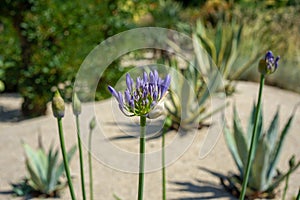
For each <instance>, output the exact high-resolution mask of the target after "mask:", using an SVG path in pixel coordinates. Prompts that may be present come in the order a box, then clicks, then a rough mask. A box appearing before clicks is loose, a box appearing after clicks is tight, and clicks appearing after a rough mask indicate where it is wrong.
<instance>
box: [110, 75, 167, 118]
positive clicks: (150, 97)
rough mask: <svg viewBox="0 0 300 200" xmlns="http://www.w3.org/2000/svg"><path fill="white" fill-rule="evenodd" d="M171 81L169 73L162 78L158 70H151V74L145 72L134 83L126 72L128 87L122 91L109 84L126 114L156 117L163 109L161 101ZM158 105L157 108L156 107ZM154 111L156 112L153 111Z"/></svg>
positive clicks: (111, 91)
mask: <svg viewBox="0 0 300 200" xmlns="http://www.w3.org/2000/svg"><path fill="white" fill-rule="evenodd" d="M170 83H171V77H170V75H169V74H168V75H167V76H166V77H165V79H161V78H160V77H159V75H158V72H157V71H156V70H153V71H150V73H149V75H148V74H147V73H146V72H144V73H143V76H142V77H137V78H136V82H135V85H134V81H133V79H132V78H131V77H130V74H128V73H127V74H126V85H127V88H126V89H125V91H124V97H123V94H122V92H120V91H118V92H117V91H116V90H115V89H114V88H113V87H111V86H108V89H109V91H110V93H111V94H112V95H113V96H114V97H115V98H116V100H117V101H118V103H119V108H120V110H121V111H122V112H123V113H124V114H125V115H126V116H147V117H149V118H156V117H158V116H160V113H159V112H160V111H161V113H162V112H163V111H162V108H163V107H162V106H161V101H162V100H163V98H164V96H165V95H166V94H167V91H168V89H169V86H170ZM156 107H157V108H156ZM152 112H154V113H152Z"/></svg>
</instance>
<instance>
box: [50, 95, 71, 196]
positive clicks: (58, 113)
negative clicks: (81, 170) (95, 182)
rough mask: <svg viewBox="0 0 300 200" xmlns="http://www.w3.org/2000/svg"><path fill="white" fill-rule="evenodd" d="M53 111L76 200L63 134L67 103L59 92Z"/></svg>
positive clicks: (53, 102)
mask: <svg viewBox="0 0 300 200" xmlns="http://www.w3.org/2000/svg"><path fill="white" fill-rule="evenodd" d="M52 111H53V115H54V117H55V118H56V119H57V125H58V133H59V139H60V147H61V151H62V156H63V161H64V168H65V172H66V176H67V179H68V185H69V190H70V194H71V198H72V200H75V199H76V198H75V193H74V188H73V184H72V179H71V175H70V168H69V163H68V158H67V153H66V147H65V139H64V133H63V127H62V118H63V117H64V115H65V103H64V100H63V99H62V97H61V96H60V94H59V92H58V90H57V91H56V92H55V94H54V97H53V100H52Z"/></svg>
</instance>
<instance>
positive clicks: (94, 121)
mask: <svg viewBox="0 0 300 200" xmlns="http://www.w3.org/2000/svg"><path fill="white" fill-rule="evenodd" d="M95 126H96V119H95V117H93V119H92V120H91V121H90V130H93V129H94V128H95Z"/></svg>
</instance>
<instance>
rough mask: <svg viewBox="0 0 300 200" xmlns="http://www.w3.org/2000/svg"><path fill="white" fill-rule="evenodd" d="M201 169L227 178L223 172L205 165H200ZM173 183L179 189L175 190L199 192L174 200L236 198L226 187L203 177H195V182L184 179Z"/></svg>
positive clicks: (233, 199)
mask: <svg viewBox="0 0 300 200" xmlns="http://www.w3.org/2000/svg"><path fill="white" fill-rule="evenodd" d="M199 169H200V170H203V171H205V172H207V173H209V174H211V175H213V176H215V177H217V178H219V179H220V178H225V176H224V175H223V174H220V173H218V172H214V171H211V170H209V169H207V168H204V167H199ZM171 184H175V185H176V186H177V187H178V186H179V189H175V191H179V192H186V193H191V194H193V196H195V195H197V194H199V195H198V196H195V197H179V198H173V199H172V200H201V199H219V198H224V197H226V198H229V199H232V200H235V199H236V198H235V197H233V196H232V195H231V194H229V193H228V192H227V191H226V190H225V189H224V187H223V186H222V185H221V183H220V184H215V183H213V182H210V181H206V180H202V179H194V181H193V182H188V181H186V182H182V181H174V182H171Z"/></svg>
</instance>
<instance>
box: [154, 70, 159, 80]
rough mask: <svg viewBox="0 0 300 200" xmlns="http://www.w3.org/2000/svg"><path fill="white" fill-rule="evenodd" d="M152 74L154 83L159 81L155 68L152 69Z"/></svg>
mask: <svg viewBox="0 0 300 200" xmlns="http://www.w3.org/2000/svg"><path fill="white" fill-rule="evenodd" d="M153 74H154V82H155V83H158V81H159V76H158V72H157V71H156V70H154V71H153Z"/></svg>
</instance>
